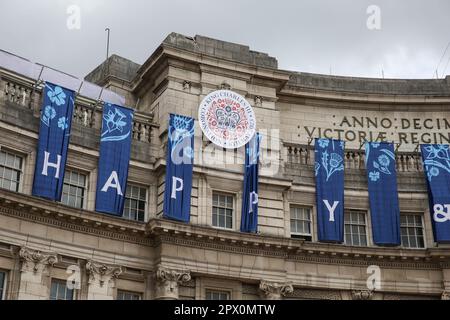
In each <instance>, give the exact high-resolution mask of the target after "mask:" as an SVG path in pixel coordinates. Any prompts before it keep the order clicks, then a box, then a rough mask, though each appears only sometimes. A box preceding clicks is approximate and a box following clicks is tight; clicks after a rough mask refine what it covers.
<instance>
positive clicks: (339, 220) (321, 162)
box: [314, 139, 345, 242]
mask: <svg viewBox="0 0 450 320" xmlns="http://www.w3.org/2000/svg"><path fill="white" fill-rule="evenodd" d="M344 145H345V143H344V141H341V140H334V139H316V142H315V153H314V155H315V163H314V170H315V176H316V198H317V227H318V228H317V230H318V238H319V241H323V242H343V240H344Z"/></svg>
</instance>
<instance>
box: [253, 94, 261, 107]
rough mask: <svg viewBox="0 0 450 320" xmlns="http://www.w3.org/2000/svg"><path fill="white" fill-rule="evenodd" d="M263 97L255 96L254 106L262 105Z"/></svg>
mask: <svg viewBox="0 0 450 320" xmlns="http://www.w3.org/2000/svg"><path fill="white" fill-rule="evenodd" d="M262 101H263V98H262V97H260V96H255V107H261V106H262Z"/></svg>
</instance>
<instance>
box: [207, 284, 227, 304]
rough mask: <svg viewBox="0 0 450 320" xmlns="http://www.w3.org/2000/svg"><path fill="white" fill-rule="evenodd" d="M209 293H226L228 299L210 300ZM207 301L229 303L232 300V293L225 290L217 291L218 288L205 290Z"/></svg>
mask: <svg viewBox="0 0 450 320" xmlns="http://www.w3.org/2000/svg"><path fill="white" fill-rule="evenodd" d="M208 293H213V294H214V293H219V294H222V293H225V294H226V295H227V299H208ZM205 300H208V301H227V300H231V291H229V290H223V289H217V288H208V287H206V288H205Z"/></svg>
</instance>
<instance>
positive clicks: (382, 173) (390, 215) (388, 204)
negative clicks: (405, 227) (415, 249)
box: [365, 142, 400, 246]
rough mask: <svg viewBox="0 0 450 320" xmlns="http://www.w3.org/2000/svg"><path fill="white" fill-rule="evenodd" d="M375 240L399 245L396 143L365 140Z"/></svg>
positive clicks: (387, 244) (377, 242) (383, 244)
mask: <svg viewBox="0 0 450 320" xmlns="http://www.w3.org/2000/svg"><path fill="white" fill-rule="evenodd" d="M365 149H366V159H365V160H366V170H367V178H368V187H369V202H370V216H371V220H372V234H373V242H374V243H375V244H377V245H380V246H398V245H400V207H399V203H398V190H397V171H396V168H395V164H396V162H395V153H394V144H392V143H388V142H366V145H365Z"/></svg>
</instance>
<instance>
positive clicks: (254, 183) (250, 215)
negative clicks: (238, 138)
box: [241, 133, 261, 232]
mask: <svg viewBox="0 0 450 320" xmlns="http://www.w3.org/2000/svg"><path fill="white" fill-rule="evenodd" d="M260 142H261V135H260V134H259V133H255V135H254V136H253V138H252V139H251V140H250V141H249V142H248V143H247V144H246V145H245V172H244V191H243V195H242V213H241V231H242V232H257V231H258V161H259V145H260Z"/></svg>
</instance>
